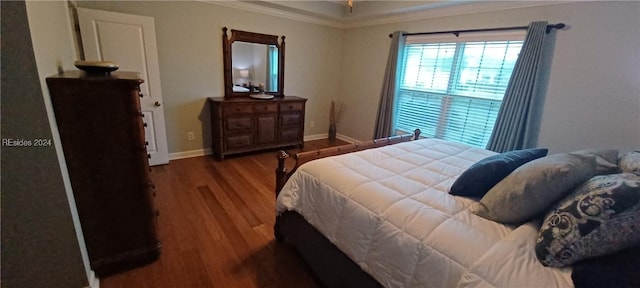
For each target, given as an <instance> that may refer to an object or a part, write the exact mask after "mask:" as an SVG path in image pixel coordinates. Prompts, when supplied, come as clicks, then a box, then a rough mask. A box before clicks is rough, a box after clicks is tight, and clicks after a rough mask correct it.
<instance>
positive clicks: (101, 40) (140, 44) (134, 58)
mask: <svg viewBox="0 0 640 288" xmlns="http://www.w3.org/2000/svg"><path fill="white" fill-rule="evenodd" d="M78 20H79V21H78V22H79V23H80V34H81V35H82V46H83V49H84V57H85V60H89V61H93V60H99V61H112V62H115V63H117V64H118V65H119V66H120V68H119V69H118V70H120V71H135V72H138V73H140V77H142V79H144V83H142V85H141V86H140V89H141V90H142V95H143V97H142V98H141V101H140V106H141V108H142V114H144V118H143V119H144V122H145V123H147V125H146V127H145V130H144V132H145V138H146V141H147V143H148V146H147V153H149V155H151V158H150V159H149V164H151V165H159V164H166V163H169V154H168V149H167V133H166V130H165V124H164V110H163V106H162V104H163V102H162V91H160V68H159V65H158V49H157V47H156V31H155V27H154V22H153V18H151V17H146V16H138V15H129V14H122V13H115V12H107V11H101V10H92V9H86V8H78Z"/></svg>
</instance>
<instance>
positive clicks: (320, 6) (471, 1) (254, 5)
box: [205, 0, 559, 28]
mask: <svg viewBox="0 0 640 288" xmlns="http://www.w3.org/2000/svg"><path fill="white" fill-rule="evenodd" d="M205 1H206V0H205ZM209 2H212V3H215V4H218V5H223V6H229V7H233V8H238V9H243V10H249V11H253V12H260V13H263V14H270V15H274V16H279V17H284V18H290V19H294V20H299V21H305V22H311V23H316V24H323V25H329V26H334V27H341V28H348V27H358V26H369V25H378V24H387V23H394V22H404V21H411V20H420V19H428V18H438V17H445V16H453V15H464V14H470V13H478V12H487V11H496V10H504V9H512V8H520V7H530V6H539V5H548V4H551V3H558V2H559V1H557V0H556V1H496V0H492V1H491V0H431V1H418V0H411V1H382V0H353V9H352V10H351V11H350V9H349V7H348V6H347V0H318V1H313V0H306V1H291V0H288V1H287V0H285V1H282V0H281V1H272V0H235V1H215V0H213V1H211V0H209Z"/></svg>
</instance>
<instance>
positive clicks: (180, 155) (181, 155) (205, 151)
mask: <svg viewBox="0 0 640 288" xmlns="http://www.w3.org/2000/svg"><path fill="white" fill-rule="evenodd" d="M211 154H213V149H211V148H206V149H197V150H191V151H183V152H175V153H169V160H178V159H184V158H192V157H199V156H205V155H211Z"/></svg>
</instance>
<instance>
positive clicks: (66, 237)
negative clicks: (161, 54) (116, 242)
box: [1, 1, 94, 288]
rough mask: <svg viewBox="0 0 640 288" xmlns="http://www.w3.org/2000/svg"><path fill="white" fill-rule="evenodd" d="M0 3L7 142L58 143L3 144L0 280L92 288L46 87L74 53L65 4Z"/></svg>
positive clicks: (13, 284)
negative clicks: (40, 143)
mask: <svg viewBox="0 0 640 288" xmlns="http://www.w3.org/2000/svg"><path fill="white" fill-rule="evenodd" d="M1 5H2V37H3V39H2V85H1V87H2V106H1V107H2V113H1V114H2V139H23V140H32V139H52V140H53V143H54V144H55V146H45V147H33V146H32V147H11V146H5V145H3V147H2V149H1V150H2V157H1V160H2V282H3V283H2V284H4V287H71V288H80V287H87V286H88V285H90V284H94V283H93V282H91V283H90V281H91V280H90V279H89V275H90V271H89V268H88V262H87V259H88V258H87V254H86V249H84V244H83V242H82V239H81V238H82V235H81V234H80V227H79V222H78V218H77V215H76V211H75V206H74V205H72V204H73V199H72V198H69V197H68V196H69V195H71V191H70V190H69V189H67V188H68V187H69V186H68V184H69V181H68V180H69V179H68V176H67V175H66V169H65V168H64V166H62V167H61V165H60V163H61V162H60V158H59V157H60V155H62V153H61V150H59V148H60V146H59V138H57V137H56V136H57V135H56V134H57V133H56V132H55V120H54V118H53V117H52V115H51V114H49V113H48V112H50V111H51V110H50V108H51V104H50V101H48V100H49V96H48V93H47V91H46V89H45V88H44V87H45V86H43V84H45V83H44V78H45V77H46V76H49V75H53V74H56V73H57V72H58V67H59V66H61V67H70V65H71V64H70V63H72V61H73V59H74V58H75V56H74V49H73V42H72V37H71V32H70V21H69V17H68V12H67V7H66V2H60V1H58V2H32V1H29V2H27V3H26V4H25V3H24V2H22V1H4V2H2V4H1ZM34 54H35V55H34ZM79 238H80V239H79Z"/></svg>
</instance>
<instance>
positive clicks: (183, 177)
mask: <svg viewBox="0 0 640 288" xmlns="http://www.w3.org/2000/svg"><path fill="white" fill-rule="evenodd" d="M345 143H346V142H342V141H339V140H337V142H329V141H328V140H316V141H310V142H306V143H305V147H304V150H305V151H306V150H313V149H318V148H322V147H328V146H333V145H338V144H345ZM298 151H300V149H289V150H287V152H290V153H295V152H298ZM276 152H277V151H273V150H272V151H268V152H264V153H257V154H250V155H242V156H235V157H228V158H227V159H225V160H224V161H217V160H216V159H214V158H213V157H212V156H204V157H195V158H188V159H181V160H175V161H171V163H170V164H168V165H164V166H156V167H153V168H152V173H151V176H152V178H153V181H154V183H155V184H156V192H157V196H156V198H155V204H156V207H157V208H158V210H159V211H160V216H159V217H158V222H157V223H158V227H157V229H158V234H159V237H160V240H161V242H162V254H161V255H160V259H159V260H158V261H156V262H154V263H152V264H149V265H147V266H144V267H141V268H137V269H134V270H130V271H128V272H124V273H121V274H116V275H113V276H109V277H105V278H103V279H100V287H102V288H128V287H136V288H144V287H149V288H161V287H171V288H174V287H182V288H189V287H242V288H248V287H318V285H317V283H316V282H315V279H314V277H313V276H312V274H311V272H310V271H309V270H308V268H307V267H306V266H305V265H304V263H303V262H302V260H301V259H300V258H299V256H298V255H297V254H296V253H295V252H294V251H292V250H291V249H290V247H287V246H283V245H282V244H280V243H277V242H276V241H275V240H274V237H273V224H274V221H275V194H274V187H275V178H274V173H275V172H274V171H275V168H276V163H277V161H276V158H275V155H276ZM289 160H291V159H289ZM292 165H293V161H290V162H288V165H287V166H289V167H291V166H292Z"/></svg>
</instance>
